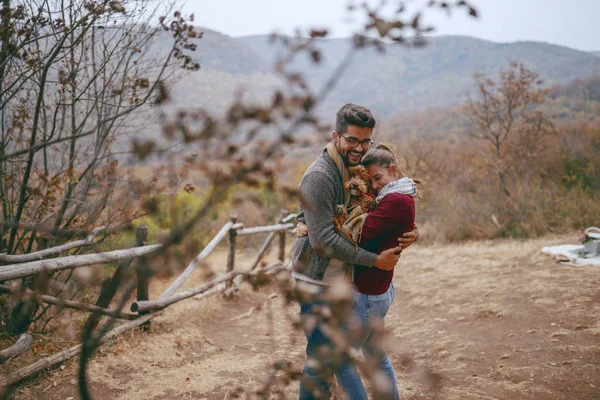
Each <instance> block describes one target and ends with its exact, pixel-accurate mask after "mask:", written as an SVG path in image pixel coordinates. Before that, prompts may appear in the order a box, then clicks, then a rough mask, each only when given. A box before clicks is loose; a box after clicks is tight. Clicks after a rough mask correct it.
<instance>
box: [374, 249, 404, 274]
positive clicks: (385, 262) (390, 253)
mask: <svg viewBox="0 0 600 400" xmlns="http://www.w3.org/2000/svg"><path fill="white" fill-rule="evenodd" d="M401 252H402V247H400V246H398V247H393V248H391V249H387V250H384V251H382V252H381V253H379V254H378V255H377V259H376V260H375V264H374V265H375V267H377V268H379V269H382V270H384V271H390V270H392V269H394V267H395V266H396V263H397V262H398V259H399V258H400V255H401Z"/></svg>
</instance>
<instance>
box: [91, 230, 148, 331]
mask: <svg viewBox="0 0 600 400" xmlns="http://www.w3.org/2000/svg"><path fill="white" fill-rule="evenodd" d="M140 228H141V229H140ZM143 232H144V229H143V228H142V227H141V226H140V227H138V229H137V231H136V233H135V238H136V243H135V245H134V246H133V247H139V246H141V245H140V243H141V242H143V241H144V240H145V239H146V237H145V236H144V234H143ZM145 232H146V236H147V234H148V230H147V228H146V230H145ZM140 239H143V240H141V241H140ZM134 258H135V257H131V258H129V259H125V260H123V261H121V262H120V263H119V266H118V267H117V270H116V271H115V273H114V274H113V276H112V278H106V279H105V280H104V282H102V288H101V289H100V295H99V296H98V300H96V306H98V307H102V308H108V307H109V305H110V303H111V301H112V300H113V298H114V297H115V295H116V294H117V291H118V290H119V286H120V285H121V282H122V281H123V280H124V279H125V278H126V276H127V274H128V270H129V267H130V266H131V263H132V262H133V260H134ZM100 318H101V315H100V314H90V316H89V317H88V320H87V322H86V324H85V327H84V331H85V330H89V331H90V332H91V331H92V330H94V329H95V328H96V326H97V325H98V323H99V322H100Z"/></svg>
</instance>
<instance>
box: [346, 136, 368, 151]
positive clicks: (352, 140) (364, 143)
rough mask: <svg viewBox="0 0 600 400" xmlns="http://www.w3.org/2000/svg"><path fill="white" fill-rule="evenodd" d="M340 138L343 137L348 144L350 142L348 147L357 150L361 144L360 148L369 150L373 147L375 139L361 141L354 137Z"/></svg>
mask: <svg viewBox="0 0 600 400" xmlns="http://www.w3.org/2000/svg"><path fill="white" fill-rule="evenodd" d="M340 136H341V137H343V138H344V139H346V142H348V146H350V147H351V148H355V147H356V146H358V144H359V143H360V146H361V147H362V148H363V149H365V150H367V149H368V148H369V147H371V145H373V139H371V138H369V139H365V140H363V141H360V140H358V139H357V138H355V137H352V136H344V135H340Z"/></svg>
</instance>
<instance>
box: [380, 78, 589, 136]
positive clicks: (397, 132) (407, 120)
mask: <svg viewBox="0 0 600 400" xmlns="http://www.w3.org/2000/svg"><path fill="white" fill-rule="evenodd" d="M540 109H541V110H542V111H543V112H544V114H546V115H551V116H553V118H554V122H555V123H556V124H557V125H559V126H560V125H565V124H572V123H574V122H575V123H581V122H584V121H585V122H586V123H590V124H593V123H598V122H600V76H595V77H591V78H587V79H578V80H576V81H574V82H571V83H569V84H565V85H556V86H553V87H552V88H551V89H550V93H549V94H548V96H547V97H546V101H545V102H544V104H543V105H542V106H541V108H540ZM469 128H470V121H469V119H468V118H467V116H466V114H465V111H464V109H462V107H460V106H459V107H443V108H432V109H427V110H423V111H419V112H412V113H410V112H407V113H401V114H397V115H395V116H393V117H390V118H388V119H387V120H385V121H384V122H383V123H382V124H381V125H380V126H379V128H378V130H377V136H378V139H377V140H382V141H391V142H397V141H398V140H400V139H402V138H405V137H418V138H420V139H424V140H427V139H430V138H434V137H445V138H446V139H447V140H449V141H452V140H454V138H455V137H456V136H460V135H464V134H465V133H466V132H467V131H468V130H469Z"/></svg>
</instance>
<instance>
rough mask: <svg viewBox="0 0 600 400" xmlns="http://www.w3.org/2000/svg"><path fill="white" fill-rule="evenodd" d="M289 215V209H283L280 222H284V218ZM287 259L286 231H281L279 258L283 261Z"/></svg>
mask: <svg viewBox="0 0 600 400" xmlns="http://www.w3.org/2000/svg"><path fill="white" fill-rule="evenodd" d="M287 215H288V210H281V218H280V219H279V223H280V224H282V223H283V219H284V218H285V217H286V216H287ZM284 259H285V231H284V230H283V231H281V232H279V260H281V262H283V260H284Z"/></svg>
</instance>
